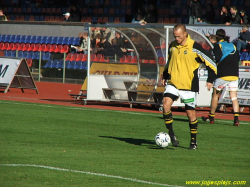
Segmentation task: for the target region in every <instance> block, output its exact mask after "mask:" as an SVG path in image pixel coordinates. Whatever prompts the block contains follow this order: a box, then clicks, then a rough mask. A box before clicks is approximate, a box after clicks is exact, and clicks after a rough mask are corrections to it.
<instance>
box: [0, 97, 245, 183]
mask: <svg viewBox="0 0 250 187" xmlns="http://www.w3.org/2000/svg"><path fill="white" fill-rule="evenodd" d="M0 105H1V123H0V186H1V187H44V186H46V187H47V186H49V187H56V186H65V187H71V186H84V187H85V186H87V187H100V186H101V187H130V186H131V187H137V186H138V187H144V186H145V187H146V186H149V187H151V186H202V185H201V183H202V182H203V184H205V183H206V184H207V186H225V185H215V184H211V182H212V183H213V182H216V181H231V183H230V184H229V185H227V186H240V187H242V186H250V157H249V153H250V151H249V150H250V136H249V132H250V131H249V130H250V123H249V122H242V123H241V124H240V126H239V127H235V126H232V121H227V120H218V121H216V123H215V124H208V123H205V122H202V121H201V120H199V127H198V135H197V138H198V149H197V150H188V149H187V148H188V147H189V141H190V132H189V126H188V122H187V118H186V117H185V116H176V115H175V114H174V112H173V115H174V130H175V133H176V135H177V138H178V140H179V141H180V147H173V146H172V145H170V146H169V147H167V148H165V149H162V148H159V147H157V145H155V142H154V137H155V135H156V134H157V133H159V132H162V131H166V128H165V125H164V122H163V119H162V114H161V113H159V114H153V113H138V112H124V111H112V110H98V109H90V108H82V107H79V108H77V107H68V106H57V105H45V104H33V103H24V102H13V101H0ZM190 181H191V182H192V181H194V182H197V184H190V183H189V182H190ZM199 181H200V184H198V182H199ZM234 181H238V183H237V184H238V185H235V184H234V185H233V182H234ZM239 181H240V182H242V181H243V182H244V181H245V182H244V184H243V183H240V185H239ZM209 182H210V183H209ZM208 184H209V185H208ZM203 186H206V185H203Z"/></svg>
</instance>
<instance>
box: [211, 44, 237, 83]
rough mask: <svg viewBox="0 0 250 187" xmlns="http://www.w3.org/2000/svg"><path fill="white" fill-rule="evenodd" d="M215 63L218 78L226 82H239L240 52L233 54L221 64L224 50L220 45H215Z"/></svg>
mask: <svg viewBox="0 0 250 187" xmlns="http://www.w3.org/2000/svg"><path fill="white" fill-rule="evenodd" d="M213 53H214V57H215V61H216V63H217V78H222V77H223V78H222V79H224V80H229V79H228V78H231V80H237V79H238V77H239V52H238V51H236V47H235V51H234V52H232V53H231V54H230V55H228V56H227V57H225V58H224V59H223V60H222V61H221V62H220V60H221V57H222V55H223V54H222V50H221V45H220V44H219V43H217V44H215V45H214V49H213Z"/></svg>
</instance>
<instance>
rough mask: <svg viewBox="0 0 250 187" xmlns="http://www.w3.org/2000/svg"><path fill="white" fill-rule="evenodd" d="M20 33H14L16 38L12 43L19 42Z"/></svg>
mask: <svg viewBox="0 0 250 187" xmlns="http://www.w3.org/2000/svg"><path fill="white" fill-rule="evenodd" d="M20 39H21V35H16V38H15V40H14V42H13V43H20Z"/></svg>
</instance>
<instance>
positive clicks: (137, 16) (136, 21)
mask: <svg viewBox="0 0 250 187" xmlns="http://www.w3.org/2000/svg"><path fill="white" fill-rule="evenodd" d="M142 21H144V20H143V16H142V14H136V18H133V20H132V22H131V23H141V22H142Z"/></svg>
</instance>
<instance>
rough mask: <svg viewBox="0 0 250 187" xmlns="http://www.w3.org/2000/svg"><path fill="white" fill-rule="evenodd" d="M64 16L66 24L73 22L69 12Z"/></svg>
mask: <svg viewBox="0 0 250 187" xmlns="http://www.w3.org/2000/svg"><path fill="white" fill-rule="evenodd" d="M63 15H64V17H65V18H64V21H65V22H72V18H71V17H70V13H69V12H66V13H65V14H63Z"/></svg>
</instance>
